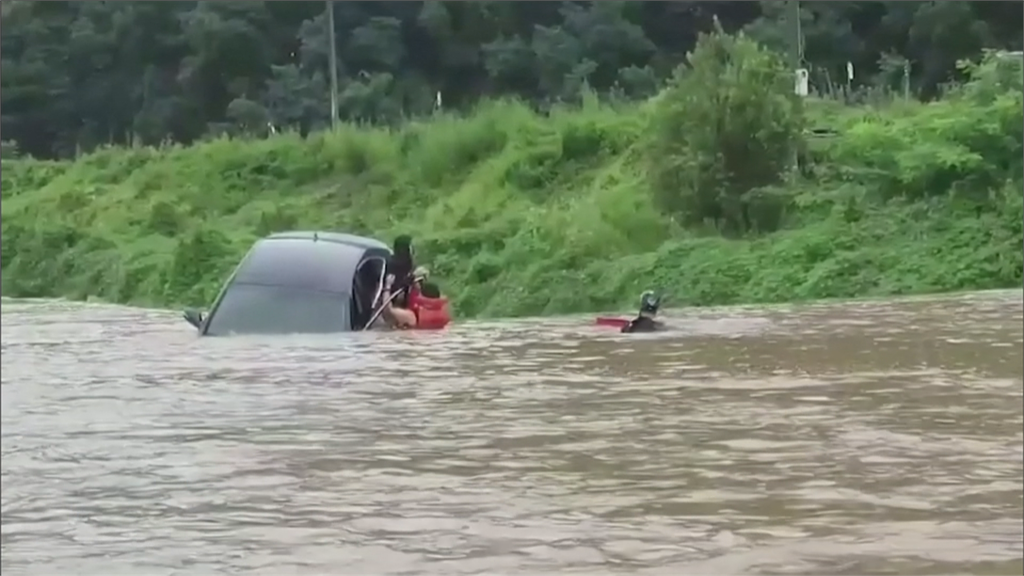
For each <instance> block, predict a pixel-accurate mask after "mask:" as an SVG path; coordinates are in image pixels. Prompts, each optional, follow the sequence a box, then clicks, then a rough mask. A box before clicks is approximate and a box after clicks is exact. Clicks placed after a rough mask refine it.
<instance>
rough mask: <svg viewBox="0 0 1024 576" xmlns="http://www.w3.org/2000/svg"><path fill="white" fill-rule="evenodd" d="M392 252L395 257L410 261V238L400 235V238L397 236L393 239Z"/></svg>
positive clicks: (406, 235)
mask: <svg viewBox="0 0 1024 576" xmlns="http://www.w3.org/2000/svg"><path fill="white" fill-rule="evenodd" d="M392 251H393V252H394V253H395V256H400V257H403V258H410V259H411V258H412V255H413V250H412V236H409V235H408V234H402V235H401V236H397V237H396V238H395V243H394V245H393V247H392Z"/></svg>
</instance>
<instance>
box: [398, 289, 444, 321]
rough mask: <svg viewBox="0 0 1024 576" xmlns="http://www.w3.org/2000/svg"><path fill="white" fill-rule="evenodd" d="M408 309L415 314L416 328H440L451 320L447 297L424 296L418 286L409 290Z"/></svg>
mask: <svg viewBox="0 0 1024 576" xmlns="http://www.w3.org/2000/svg"><path fill="white" fill-rule="evenodd" d="M408 302H409V310H411V311H412V313H413V314H415V315H416V329H417V330H441V329H443V328H445V327H447V326H448V324H449V323H450V322H451V321H452V315H451V310H450V308H449V306H448V299H447V298H445V297H444V296H441V297H439V298H430V297H428V296H424V295H423V294H422V293H421V292H420V290H419V287H418V286H413V288H412V289H411V290H409V300H408Z"/></svg>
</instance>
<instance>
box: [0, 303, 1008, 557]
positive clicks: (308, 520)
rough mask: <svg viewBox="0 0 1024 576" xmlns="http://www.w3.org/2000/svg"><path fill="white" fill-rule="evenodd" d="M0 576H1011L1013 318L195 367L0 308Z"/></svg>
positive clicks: (162, 323) (425, 343)
mask: <svg viewBox="0 0 1024 576" xmlns="http://www.w3.org/2000/svg"><path fill="white" fill-rule="evenodd" d="M2 312H3V322H2V324H0V326H2V332H3V338H2V346H3V353H2V359H3V368H2V371H0V375H2V380H3V384H2V394H0V398H2V408H3V411H2V412H3V414H2V416H3V420H2V424H3V430H2V432H3V433H2V440H3V442H2V444H3V446H2V448H3V451H2V459H0V463H2V468H3V477H2V482H0V486H2V490H3V497H2V527H3V531H2V551H0V552H2V554H0V559H2V566H0V571H2V573H3V574H4V576H15V575H19V574H25V575H33V576H36V575H38V576H52V575H54V574H67V575H72V574H75V575H78V574H81V575H96V576H114V575H132V576H157V575H171V574H175V575H177V574H189V575H191V574H195V575H201V576H206V575H212V574H256V575H268V576H281V575H318V576H322V575H330V574H353V575H354V574H373V575H399V574H402V575H414V574H415V575H445V576H457V575H464V574H480V575H483V574H493V575H526V574H530V575H535V574H560V575H561V574H588V575H590V574H593V575H601V574H664V575H675V574H716V575H718V574H1007V575H1010V574H1017V575H1019V574H1022V573H1024V564H1022V556H1024V550H1022V547H1024V546H1022V539H1024V528H1022V521H1024V520H1022V508H1024V504H1022V490H1024V485H1022V475H1024V472H1022V461H1024V458H1022V450H1024V410H1022V389H1024V368H1022V366H1024V352H1022V349H1024V337H1022V330H1024V329H1022V322H1024V318H1022V294H1021V292H1020V291H1015V292H993V293H981V294H971V295H961V296H951V297H941V298H925V299H910V300H899V301H891V302H858V303H845V304H822V305H812V306H799V307H798V306H792V307H775V308H753V307H751V308H728V309H703V310H691V311H679V312H675V313H672V314H669V315H668V318H667V319H668V321H669V322H670V323H671V324H672V326H673V330H672V331H670V332H667V333H663V334H657V335H642V336H624V335H620V334H617V333H615V332H614V331H610V330H609V329H607V328H604V329H602V328H598V327H594V326H592V325H591V322H592V318H591V317H589V316H588V317H586V318H570V319H565V318H562V319H558V320H550V321H549V320H543V321H517V322H502V323H487V324H484V323H467V324H463V325H460V326H456V327H454V328H453V329H451V330H449V331H447V332H444V333H432V334H430V333H383V334H370V333H363V334H352V335H342V336H335V337H329V338H328V337H317V338H306V337H285V338H277V339H268V338H261V339H246V338H208V339H203V340H200V339H198V338H197V337H196V335H195V332H194V331H193V330H192V329H191V328H190V327H189V326H188V325H187V324H186V323H185V322H184V321H182V320H181V319H180V318H179V316H178V314H176V313H171V312H157V311H146V310H137V309H131V308H122V307H113V306H98V305H85V304H67V303H52V302H50V303H38V302H18V301H8V300H5V301H4V302H3V306H2Z"/></svg>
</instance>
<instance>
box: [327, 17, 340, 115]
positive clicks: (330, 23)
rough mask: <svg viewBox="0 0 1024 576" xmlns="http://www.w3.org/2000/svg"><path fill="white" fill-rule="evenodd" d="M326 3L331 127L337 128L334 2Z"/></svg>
mask: <svg viewBox="0 0 1024 576" xmlns="http://www.w3.org/2000/svg"><path fill="white" fill-rule="evenodd" d="M326 3H327V42H328V43H329V44H330V48H331V51H330V52H329V56H328V62H329V63H330V67H331V70H330V72H331V127H332V128H337V127H338V44H337V42H336V41H335V39H334V2H333V0H326Z"/></svg>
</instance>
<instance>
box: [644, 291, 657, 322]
mask: <svg viewBox="0 0 1024 576" xmlns="http://www.w3.org/2000/svg"><path fill="white" fill-rule="evenodd" d="M660 307H661V296H659V295H658V294H657V293H655V292H654V291H653V290H647V291H645V292H644V293H643V294H641V295H640V315H641V316H648V317H654V316H657V315H658V308H660Z"/></svg>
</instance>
